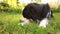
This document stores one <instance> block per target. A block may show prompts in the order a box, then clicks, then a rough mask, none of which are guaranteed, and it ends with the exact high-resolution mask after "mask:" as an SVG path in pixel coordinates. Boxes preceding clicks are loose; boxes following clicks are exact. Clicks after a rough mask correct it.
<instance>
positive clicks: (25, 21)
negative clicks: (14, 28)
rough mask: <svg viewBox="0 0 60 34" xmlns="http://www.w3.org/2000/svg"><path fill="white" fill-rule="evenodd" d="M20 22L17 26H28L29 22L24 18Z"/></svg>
mask: <svg viewBox="0 0 60 34" xmlns="http://www.w3.org/2000/svg"><path fill="white" fill-rule="evenodd" d="M21 21H22V22H21V23H19V24H18V25H20V24H21V25H22V26H23V25H25V24H29V22H30V20H29V19H26V18H24V17H23V18H22V19H21Z"/></svg>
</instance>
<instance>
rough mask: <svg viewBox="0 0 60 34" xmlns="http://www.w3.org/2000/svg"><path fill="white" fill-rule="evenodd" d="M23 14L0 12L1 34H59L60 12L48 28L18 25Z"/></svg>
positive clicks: (35, 25) (34, 24)
mask: <svg viewBox="0 0 60 34" xmlns="http://www.w3.org/2000/svg"><path fill="white" fill-rule="evenodd" d="M21 16H22V15H21V14H18V13H6V12H0V34H59V31H60V12H56V13H54V19H51V20H50V22H49V23H50V24H48V25H47V27H46V28H43V27H38V24H36V23H34V22H32V23H30V24H29V25H28V24H27V25H24V26H21V25H18V23H19V22H20V21H19V20H20V18H21Z"/></svg>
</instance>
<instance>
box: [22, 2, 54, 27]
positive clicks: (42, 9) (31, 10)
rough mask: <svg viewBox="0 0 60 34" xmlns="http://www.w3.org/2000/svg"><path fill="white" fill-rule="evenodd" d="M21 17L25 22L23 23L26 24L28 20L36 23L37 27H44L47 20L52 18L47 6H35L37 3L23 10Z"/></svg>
mask: <svg viewBox="0 0 60 34" xmlns="http://www.w3.org/2000/svg"><path fill="white" fill-rule="evenodd" d="M22 14H23V17H24V18H25V19H28V20H26V21H25V22H27V23H28V21H29V19H32V20H33V21H36V22H38V23H40V24H39V26H43V27H46V25H47V24H48V20H49V18H51V17H53V12H52V10H51V9H50V6H49V4H48V3H47V4H37V3H30V4H28V5H27V6H25V8H24V9H23V13H22Z"/></svg>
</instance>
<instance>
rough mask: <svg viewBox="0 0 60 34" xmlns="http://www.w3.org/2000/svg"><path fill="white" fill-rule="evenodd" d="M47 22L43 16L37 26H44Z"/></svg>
mask: <svg viewBox="0 0 60 34" xmlns="http://www.w3.org/2000/svg"><path fill="white" fill-rule="evenodd" d="M47 24H48V19H47V18H44V19H43V20H41V21H40V24H39V26H42V27H46V25H47Z"/></svg>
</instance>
